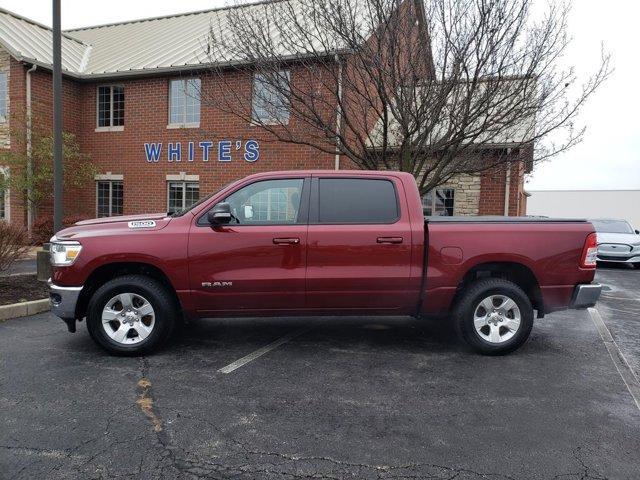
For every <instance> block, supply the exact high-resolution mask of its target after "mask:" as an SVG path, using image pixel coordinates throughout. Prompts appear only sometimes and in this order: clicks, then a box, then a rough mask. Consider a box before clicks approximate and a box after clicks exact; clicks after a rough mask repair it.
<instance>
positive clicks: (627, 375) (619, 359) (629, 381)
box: [588, 308, 640, 409]
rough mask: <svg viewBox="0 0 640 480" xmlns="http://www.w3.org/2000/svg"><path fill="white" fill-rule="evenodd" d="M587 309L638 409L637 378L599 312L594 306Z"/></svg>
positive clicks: (638, 381)
mask: <svg viewBox="0 0 640 480" xmlns="http://www.w3.org/2000/svg"><path fill="white" fill-rule="evenodd" d="M588 311H589V316H590V317H591V320H592V321H593V323H594V325H595V326H596V328H597V329H598V333H599V334H600V338H602V341H603V342H604V346H605V347H606V348H607V352H609V356H610V357H611V360H612V361H613V364H614V365H615V366H616V370H618V373H619V374H620V376H621V377H622V381H623V382H624V384H625V385H626V386H627V390H629V393H630V394H631V396H632V397H633V400H634V401H635V402H636V406H637V407H638V409H640V380H638V377H637V376H636V374H635V372H634V371H633V370H632V369H631V367H630V366H629V363H627V359H626V358H624V355H623V354H622V352H621V351H620V348H618V345H617V344H616V342H615V340H614V339H613V337H612V336H611V332H610V331H609V329H608V328H607V326H606V325H605V323H604V321H603V320H602V317H601V316H600V312H598V310H596V309H595V308H589V309H588Z"/></svg>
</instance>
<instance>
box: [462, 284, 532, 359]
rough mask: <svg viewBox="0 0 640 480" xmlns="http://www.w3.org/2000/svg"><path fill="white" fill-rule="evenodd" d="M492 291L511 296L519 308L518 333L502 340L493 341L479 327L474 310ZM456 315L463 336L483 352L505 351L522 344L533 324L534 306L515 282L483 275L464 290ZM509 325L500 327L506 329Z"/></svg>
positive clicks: (502, 352) (469, 343)
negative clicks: (485, 336)
mask: <svg viewBox="0 0 640 480" xmlns="http://www.w3.org/2000/svg"><path fill="white" fill-rule="evenodd" d="M491 295H504V296H506V297H509V298H510V299H512V300H513V301H514V302H515V303H516V305H517V307H518V309H519V311H520V325H519V327H518V329H517V330H516V331H515V334H513V336H512V337H511V338H509V339H508V340H505V341H504V342H501V343H491V342H490V341H488V340H486V339H485V338H483V337H482V336H481V335H480V333H478V332H477V331H476V328H475V326H474V314H475V312H476V309H477V308H479V305H480V303H481V302H482V301H483V300H484V299H486V298H488V297H490V296H491ZM453 319H454V322H455V326H456V329H457V331H458V333H459V334H460V336H461V338H462V339H463V340H464V341H465V342H466V343H467V344H468V345H469V346H470V347H471V348H473V349H474V350H475V351H476V352H478V353H481V354H483V355H505V354H507V353H511V352H513V351H514V350H516V349H518V348H519V347H521V346H522V345H523V344H524V343H525V342H526V341H527V339H528V338H529V334H530V333H531V328H532V327H533V307H532V305H531V301H530V300H529V297H527V294H526V293H525V292H524V291H523V290H522V289H521V288H520V287H519V286H518V285H516V284H515V283H513V282H510V281H508V280H503V279H501V278H483V279H480V280H477V281H475V282H473V283H471V284H470V285H469V286H467V287H466V288H465V290H464V291H463V292H462V294H461V296H460V298H459V299H458V301H457V303H456V305H455V307H454V309H453ZM503 328H506V327H499V330H500V329H503Z"/></svg>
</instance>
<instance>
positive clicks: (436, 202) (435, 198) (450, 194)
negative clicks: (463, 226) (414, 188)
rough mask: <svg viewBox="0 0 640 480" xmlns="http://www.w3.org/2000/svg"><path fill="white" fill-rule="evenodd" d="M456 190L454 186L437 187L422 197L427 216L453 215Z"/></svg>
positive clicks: (424, 211)
mask: <svg viewBox="0 0 640 480" xmlns="http://www.w3.org/2000/svg"><path fill="white" fill-rule="evenodd" d="M454 198H455V191H454V189H453V188H437V189H435V190H431V191H430V192H428V193H427V194H426V195H425V196H424V197H422V211H423V213H424V215H425V216H427V217H452V216H453V207H454Z"/></svg>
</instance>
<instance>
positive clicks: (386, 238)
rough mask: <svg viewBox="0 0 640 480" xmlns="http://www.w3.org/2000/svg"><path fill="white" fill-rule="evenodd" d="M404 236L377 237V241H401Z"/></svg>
mask: <svg viewBox="0 0 640 480" xmlns="http://www.w3.org/2000/svg"><path fill="white" fill-rule="evenodd" d="M402 242H404V238H402V237H378V243H395V244H397V243H402Z"/></svg>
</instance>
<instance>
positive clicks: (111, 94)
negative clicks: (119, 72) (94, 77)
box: [98, 85, 124, 128]
mask: <svg viewBox="0 0 640 480" xmlns="http://www.w3.org/2000/svg"><path fill="white" fill-rule="evenodd" d="M112 127H124V87H123V86H120V85H103V86H100V87H98V128H112Z"/></svg>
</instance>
